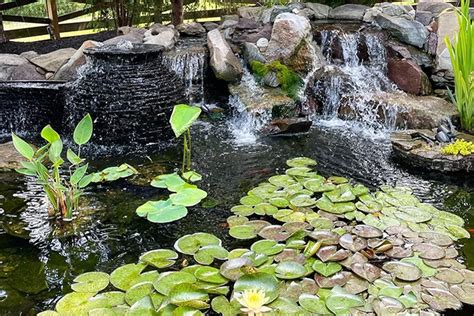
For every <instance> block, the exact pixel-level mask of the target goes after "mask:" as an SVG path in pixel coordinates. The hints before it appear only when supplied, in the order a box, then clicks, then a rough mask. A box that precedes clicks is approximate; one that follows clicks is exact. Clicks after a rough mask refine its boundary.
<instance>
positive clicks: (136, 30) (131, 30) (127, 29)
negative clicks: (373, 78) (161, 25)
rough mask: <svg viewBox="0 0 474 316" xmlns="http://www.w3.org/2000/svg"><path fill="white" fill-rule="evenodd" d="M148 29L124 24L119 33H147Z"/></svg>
mask: <svg viewBox="0 0 474 316" xmlns="http://www.w3.org/2000/svg"><path fill="white" fill-rule="evenodd" d="M145 32H146V30H145V29H142V28H136V27H132V26H122V27H119V28H118V30H117V33H118V34H120V35H127V34H130V33H137V34H145Z"/></svg>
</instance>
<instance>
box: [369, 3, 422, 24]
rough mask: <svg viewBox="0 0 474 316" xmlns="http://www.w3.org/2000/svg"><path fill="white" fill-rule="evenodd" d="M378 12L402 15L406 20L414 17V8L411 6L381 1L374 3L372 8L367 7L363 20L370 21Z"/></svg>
mask: <svg viewBox="0 0 474 316" xmlns="http://www.w3.org/2000/svg"><path fill="white" fill-rule="evenodd" d="M379 14H386V15H389V16H398V17H403V18H405V19H407V20H413V19H414V18H415V10H414V9H413V8H412V7H411V6H404V5H399V4H393V3H389V2H383V3H376V4H375V5H374V6H373V7H372V8H369V9H367V11H365V14H364V19H363V20H364V22H368V23H371V22H373V21H374V20H375V17H376V16H378V15H379Z"/></svg>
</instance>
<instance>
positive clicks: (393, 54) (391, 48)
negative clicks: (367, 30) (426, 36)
mask: <svg viewBox="0 0 474 316" xmlns="http://www.w3.org/2000/svg"><path fill="white" fill-rule="evenodd" d="M385 47H386V49H387V54H388V57H389V58H398V59H400V58H402V59H403V58H405V59H412V60H413V61H415V62H416V64H417V65H418V66H421V67H423V68H433V66H434V63H433V59H432V58H431V57H430V56H429V55H428V54H427V53H426V52H425V51H423V50H421V49H419V48H416V47H413V46H411V45H406V44H403V43H400V42H395V41H387V42H386V44H385Z"/></svg>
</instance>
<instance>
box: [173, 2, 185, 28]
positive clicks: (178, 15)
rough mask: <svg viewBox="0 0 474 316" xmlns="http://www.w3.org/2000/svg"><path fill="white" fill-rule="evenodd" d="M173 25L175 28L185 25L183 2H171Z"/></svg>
mask: <svg viewBox="0 0 474 316" xmlns="http://www.w3.org/2000/svg"><path fill="white" fill-rule="evenodd" d="M171 23H173V25H174V26H176V25H179V24H181V23H183V0H171Z"/></svg>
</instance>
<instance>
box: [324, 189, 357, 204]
mask: <svg viewBox="0 0 474 316" xmlns="http://www.w3.org/2000/svg"><path fill="white" fill-rule="evenodd" d="M324 196H325V197H327V198H328V199H329V200H330V201H331V202H333V203H338V202H351V201H354V200H355V199H356V196H355V195H354V194H353V193H352V187H351V186H350V185H341V186H337V187H336V189H334V190H332V191H329V192H324Z"/></svg>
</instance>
